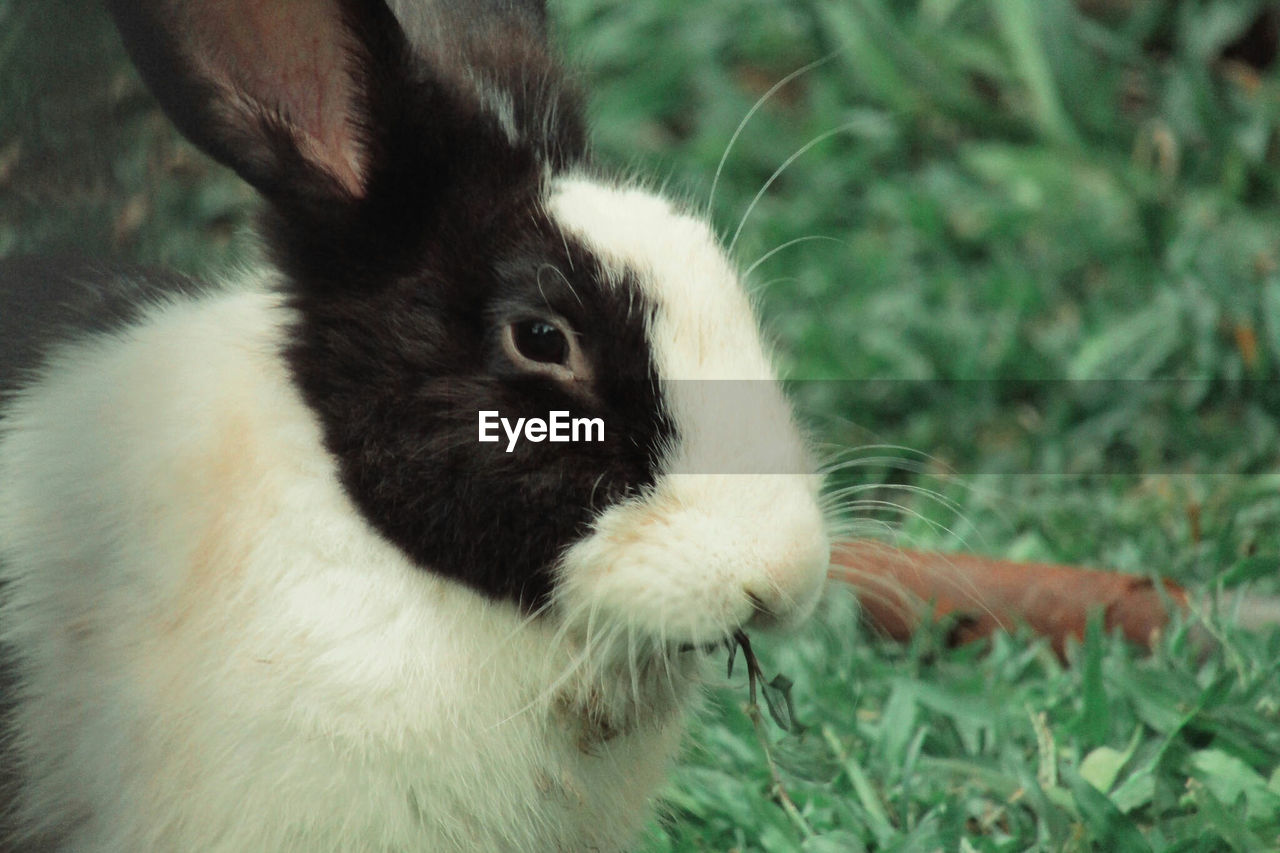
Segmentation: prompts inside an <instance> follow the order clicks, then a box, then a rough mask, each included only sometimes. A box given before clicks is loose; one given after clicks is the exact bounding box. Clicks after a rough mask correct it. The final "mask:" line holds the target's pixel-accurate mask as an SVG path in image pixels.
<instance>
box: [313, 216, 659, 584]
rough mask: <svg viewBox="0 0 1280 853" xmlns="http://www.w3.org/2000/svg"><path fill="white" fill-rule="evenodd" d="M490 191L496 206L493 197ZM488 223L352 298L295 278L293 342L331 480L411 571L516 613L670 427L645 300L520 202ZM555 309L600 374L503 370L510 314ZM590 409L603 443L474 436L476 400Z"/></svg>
mask: <svg viewBox="0 0 1280 853" xmlns="http://www.w3.org/2000/svg"><path fill="white" fill-rule="evenodd" d="M494 203H496V202H494ZM491 228H492V230H491V231H489V232H487V233H484V232H482V233H477V232H467V233H454V232H452V231H450V232H447V233H444V234H440V233H436V234H435V235H433V238H432V239H430V240H428V241H426V242H424V243H422V244H420V245H419V251H420V255H419V266H418V270H417V271H416V272H415V273H409V274H401V275H389V276H388V279H387V280H386V281H385V282H383V283H382V284H380V285H376V286H375V285H372V284H369V283H366V284H365V285H364V286H363V287H361V288H359V289H358V291H357V292H355V293H344V294H333V293H316V292H313V291H310V290H308V289H307V288H305V287H304V286H301V287H299V288H298V290H297V292H296V295H295V298H294V301H295V304H296V305H297V307H298V309H299V311H300V316H301V318H302V319H301V321H300V323H299V325H298V328H297V329H296V331H295V337H294V342H293V345H292V347H291V349H290V352H289V358H290V362H291V364H292V366H293V370H294V372H295V374H296V376H297V379H298V383H299V385H300V386H301V387H302V389H303V391H304V394H305V396H306V398H307V400H308V401H309V403H310V404H311V406H312V407H313V408H314V409H315V410H316V411H317V412H318V413H319V414H320V418H321V421H322V423H323V424H324V429H325V434H326V438H327V440H328V445H329V449H330V450H331V451H332V452H333V453H334V454H335V455H336V456H337V458H338V460H339V464H340V466H341V471H342V477H343V482H344V484H345V485H346V487H347V489H348V491H349V492H350V494H351V495H352V497H353V498H354V499H355V501H356V503H357V504H358V505H359V506H360V507H361V509H362V510H363V512H364V514H365V515H366V517H367V518H368V519H369V520H370V522H371V523H372V524H373V525H374V526H375V527H376V528H377V529H378V530H380V531H381V532H382V533H383V534H384V535H386V536H387V537H388V538H389V539H390V540H391V541H392V542H394V543H395V544H397V545H398V546H399V547H400V548H401V549H403V550H404V551H405V552H406V553H408V554H409V555H410V556H411V557H412V558H414V559H415V560H416V561H417V562H419V563H420V564H421V565H423V566H424V567H426V568H428V569H430V570H432V571H436V572H440V573H441V574H445V575H448V576H450V577H454V578H457V579H459V580H462V581H464V582H466V583H468V584H470V585H471V586H472V587H474V588H476V589H479V590H481V591H483V592H485V593H487V594H489V595H492V596H494V597H497V598H504V599H510V600H514V601H517V602H519V603H521V604H522V605H523V606H525V607H527V608H533V607H536V606H538V605H539V604H541V603H542V602H543V601H544V600H545V599H546V597H547V595H548V593H549V592H550V590H551V585H552V581H553V578H552V575H551V569H552V567H553V565H554V564H555V562H556V560H557V558H558V556H559V555H560V553H561V552H562V551H563V550H564V548H565V547H566V546H567V545H569V544H570V543H571V542H572V541H574V540H575V539H577V538H578V537H580V536H582V535H583V534H584V533H585V532H586V531H587V530H588V527H589V525H590V523H591V521H592V519H593V518H594V516H595V515H597V514H598V513H599V512H600V511H601V510H603V509H604V508H605V507H607V506H608V505H610V504H611V503H614V502H616V501H618V500H620V499H622V498H623V497H625V496H627V495H629V494H632V493H635V492H637V491H639V490H642V489H644V488H645V487H646V486H649V485H650V484H652V483H653V481H654V479H655V476H656V467H657V464H658V463H657V460H658V454H659V449H660V447H661V446H663V445H664V444H665V443H666V442H668V441H670V440H671V439H672V437H673V427H672V424H671V422H670V420H669V418H668V417H667V416H666V415H665V414H664V410H663V404H662V401H661V398H660V396H659V393H658V385H657V376H656V374H655V371H654V368H653V366H652V363H651V358H650V354H649V349H648V345H647V342H646V339H645V328H644V327H645V321H646V311H647V310H648V309H647V308H646V307H645V303H644V301H643V298H642V297H641V295H640V294H639V293H638V291H637V289H636V288H635V287H634V286H633V285H632V284H631V283H630V282H624V283H623V286H621V287H616V288H615V287H610V286H607V285H603V284H602V279H603V275H602V270H601V268H600V265H599V262H598V261H597V260H596V259H595V258H593V257H592V256H591V254H590V253H589V252H587V251H586V250H584V249H582V248H581V247H579V246H575V244H574V243H573V242H572V241H569V242H568V244H567V248H566V241H565V240H564V238H563V237H562V236H561V235H560V233H559V232H558V231H557V230H556V229H555V228H554V226H553V225H552V224H551V223H550V222H548V221H547V219H546V218H545V215H544V214H541V213H540V212H539V211H538V210H537V209H536V208H535V207H533V206H532V205H530V204H523V205H515V206H512V207H511V209H510V210H509V213H508V215H507V216H505V217H502V218H501V219H498V220H496V221H494V222H493V223H492V224H491ZM546 313H553V314H555V315H558V316H560V317H563V318H565V319H566V320H567V321H568V322H569V323H570V324H571V325H572V326H573V328H574V329H575V330H576V331H577V332H578V334H579V340H580V342H581V345H582V347H583V349H584V351H585V353H586V354H587V358H588V360H589V361H590V363H591V366H592V368H593V370H594V372H595V377H596V378H595V379H594V380H593V381H592V382H591V383H590V387H589V389H585V393H583V392H580V391H576V390H575V389H570V388H566V387H564V386H562V385H560V384H558V383H556V382H554V381H551V380H538V379H530V378H527V377H525V376H523V375H522V374H520V373H519V372H518V371H516V370H515V369H514V368H513V367H512V366H511V365H509V364H508V363H507V361H506V359H505V356H504V355H503V354H502V351H501V347H500V345H499V340H498V334H499V332H500V330H501V328H502V325H503V323H504V322H505V321H507V320H510V319H515V318H519V317H523V316H538V315H539V314H546ZM482 409H484V410H497V411H499V412H501V414H502V416H504V417H508V418H511V419H515V418H518V417H543V418H545V417H546V416H547V414H548V412H549V411H552V410H568V411H570V412H572V413H573V415H574V416H578V417H600V418H602V419H603V421H604V423H605V441H604V442H603V443H600V444H594V443H579V444H550V443H539V444H533V443H528V442H521V443H520V444H518V445H517V446H516V447H515V449H514V451H513V452H510V453H507V452H506V441H505V439H504V440H503V441H502V442H500V443H498V444H481V443H480V442H479V441H478V413H479V411H480V410H482Z"/></svg>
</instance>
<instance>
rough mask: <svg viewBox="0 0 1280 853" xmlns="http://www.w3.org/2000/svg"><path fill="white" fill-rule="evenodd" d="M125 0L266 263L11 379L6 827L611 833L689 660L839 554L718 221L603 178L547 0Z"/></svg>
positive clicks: (173, 104)
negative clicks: (13, 787)
mask: <svg viewBox="0 0 1280 853" xmlns="http://www.w3.org/2000/svg"><path fill="white" fill-rule="evenodd" d="M110 5H111V8H112V12H113V15H114V17H115V19H116V21H117V24H118V27H119V29H120V31H121V32H122V34H123V35H124V38H125V42H126V44H127V46H128V48H129V50H130V53H131V55H132V56H133V58H134V60H135V62H136V64H137V65H138V67H139V68H140V69H141V71H142V73H143V75H144V77H145V78H146V80H147V82H148V83H149V85H150V87H151V88H152V90H153V91H154V92H155V94H156V95H157V97H158V98H159V100H160V102H161V104H162V105H163V106H164V108H165V109H166V111H167V112H168V114H169V115H170V116H171V117H172V119H173V120H174V122H175V123H176V124H177V125H178V126H179V127H180V128H181V129H182V131H183V132H184V133H185V134H187V135H188V136H189V137H190V138H191V139H192V140H194V141H195V142H196V143H197V144H199V145H200V146H201V147H203V148H204V149H205V150H206V151H208V152H209V153H210V154H212V155H213V156H214V157H216V158H217V159H219V160H221V161H223V162H224V163H227V164H229V165H230V166H232V167H233V168H234V169H236V170H237V171H238V172H239V174H240V175H241V176H243V177H244V179H245V180H247V181H248V182H249V183H251V184H252V185H253V186H254V187H256V188H257V190H258V191H259V192H260V193H261V195H262V196H263V197H264V198H265V199H266V201H267V203H268V204H267V206H266V210H265V213H264V214H263V217H262V219H261V226H260V231H261V240H262V244H263V247H264V256H265V258H266V260H265V261H264V262H263V263H262V264H261V265H260V266H259V267H258V268H257V269H253V270H252V271H249V272H245V273H243V274H239V275H234V276H230V277H227V278H225V279H223V280H220V281H217V282H212V283H209V284H207V285H201V286H193V285H191V284H190V283H183V282H179V284H181V286H179V287H176V288H175V287H165V286H162V284H163V283H162V282H160V281H158V280H157V279H154V278H151V277H148V276H146V275H139V276H136V277H135V278H133V279H123V280H117V281H116V282H115V283H114V284H108V283H104V284H103V285H102V286H103V287H104V288H106V289H108V290H110V291H111V292H119V293H124V294H125V295H126V296H128V295H130V294H133V295H135V296H137V295H141V296H142V297H143V298H142V299H141V300H140V301H138V303H137V304H136V305H133V306H131V307H130V308H129V309H128V310H123V309H121V308H120V307H119V306H118V305H117V306H113V307H112V309H111V311H112V317H113V318H115V319H114V320H113V322H111V323H110V324H108V325H109V327H108V328H105V329H99V330H96V331H92V332H85V333H82V334H80V335H79V336H75V337H72V338H70V339H64V340H63V341H61V342H59V343H58V344H57V345H55V346H52V347H50V348H47V349H44V350H42V352H43V355H42V356H41V361H40V363H39V366H38V367H37V368H35V369H34V371H32V372H29V373H28V374H26V375H27V376H28V379H27V380H26V381H24V382H23V383H21V384H20V385H19V386H18V387H17V388H16V390H14V389H10V391H9V392H8V394H7V399H6V402H5V404H4V408H3V412H2V419H0V430H2V432H0V594H2V595H3V597H4V602H3V609H2V610H0V638H2V640H3V643H4V645H5V647H6V651H7V653H8V655H9V658H10V659H11V661H12V664H13V670H14V673H15V678H16V687H15V689H14V692H13V694H12V696H11V697H10V702H11V704H12V705H13V707H12V709H11V715H10V718H9V720H8V725H9V729H10V739H9V742H8V748H9V751H10V753H11V754H12V755H13V756H14V759H15V762H16V763H15V764H14V765H13V767H14V768H16V770H17V776H18V777H19V789H18V794H17V797H16V800H15V811H14V812H13V815H12V818H13V820H12V823H13V825H14V827H15V832H14V835H13V839H12V840H11V842H10V843H11V844H13V845H14V846H16V847H17V848H18V849H46V848H52V849H57V850H65V851H119V853H137V851H192V850H201V851H234V853H244V851H308V853H313V851H412V850H422V851H432V852H433V853H439V851H522V852H524V851H553V850H554V851H575V852H576V851H588V850H603V851H613V850H623V849H626V848H627V847H628V845H629V844H630V843H631V842H632V841H633V840H634V838H635V835H636V833H637V831H638V829H639V827H640V826H641V825H642V824H643V822H644V821H645V819H646V817H647V816H648V813H649V808H650V804H651V800H652V798H653V796H654V794H655V791H656V790H657V789H658V787H659V786H660V784H661V783H662V781H663V779H664V774H665V772H666V770H667V769H668V766H669V764H670V762H671V760H672V758H673V756H674V754H675V753H676V751H677V748H678V746H679V744H680V741H681V737H682V731H683V722H684V720H685V718H686V716H687V714H688V713H689V712H690V711H691V710H692V709H693V708H694V706H696V703H697V696H698V681H699V669H700V666H701V664H702V663H703V662H705V658H706V655H705V651H704V649H705V648H706V647H714V646H715V645H716V644H717V643H719V642H721V641H722V640H723V639H724V638H725V637H726V636H727V635H729V634H731V633H732V632H733V631H735V630H737V629H739V628H743V627H770V626H777V625H784V626H785V625H790V624H794V623H795V622H797V621H799V620H801V619H803V618H804V617H805V616H806V615H807V614H808V613H809V612H810V610H811V609H812V607H813V606H814V603H815V601H816V599H817V597H818V596H819V593H820V590H821V587H822V585H823V581H824V578H825V570H826V567H827V561H828V550H829V543H828V539H827V534H826V529H825V526H824V521H823V517H822V514H821V512H820V510H819V505H818V502H817V497H816V496H817V489H818V482H817V479H816V477H815V476H813V475H812V474H810V473H807V472H808V471H810V470H811V468H810V467H809V462H808V451H807V448H806V445H805V442H804V440H803V438H802V436H801V434H800V433H799V431H798V430H797V429H796V427H795V425H794V418H793V415H792V413H791V411H790V409H789V407H788V405H787V403H786V402H785V400H784V398H783V396H782V394H781V392H780V391H779V389H778V386H777V384H776V382H775V381H774V368H773V366H772V364H771V360H770V356H769V354H768V351H767V348H766V347H765V346H764V344H762V342H761V338H760V335H759V332H758V328H757V322H756V319H755V317H754V315H753V311H752V307H751V304H750V301H749V299H748V298H747V296H746V294H745V292H744V290H743V288H742V286H741V284H740V282H739V279H738V276H737V275H736V273H735V271H734V269H733V266H732V265H731V264H730V262H729V261H728V260H727V259H726V257H725V255H724V254H723V252H722V251H721V249H719V248H718V247H717V244H716V241H715V238H714V235H713V234H712V231H711V230H710V228H709V227H708V226H707V225H706V224H705V223H704V222H702V221H701V220H700V219H698V218H697V217H696V216H694V215H691V214H690V213H689V212H687V211H684V210H682V209H680V208H679V207H677V206H674V205H673V204H671V203H669V202H668V201H665V200H663V199H662V198H660V197H658V196H656V195H654V194H652V193H651V192H649V191H647V190H645V189H643V188H639V187H635V186H629V185H627V184H625V183H620V182H618V181H616V180H614V179H611V178H609V177H605V176H603V175H602V173H601V172H600V171H598V169H597V167H596V166H595V165H594V164H593V162H592V160H591V158H590V156H589V153H588V150H587V146H586V135H585V132H584V127H583V120H582V110H581V106H580V103H579V99H578V98H577V96H576V95H575V94H574V92H573V91H572V88H571V87H569V86H567V85H566V83H565V81H564V79H563V76H562V74H561V72H560V71H559V70H558V68H557V66H556V64H555V63H554V62H553V60H552V59H551V58H550V57H549V55H548V48H547V39H546V20H545V9H544V7H543V4H542V3H541V2H532V0H530V2H516V0H507V2H499V1H498V0H489V2H482V0H471V2H459V3H448V4H445V3H440V4H437V5H434V6H431V7H426V6H423V7H412V6H411V4H410V3H409V2H408V0H400V3H399V5H400V6H401V7H403V8H401V9H399V11H400V12H401V17H400V18H397V16H396V14H395V12H394V11H393V10H392V9H389V8H388V7H387V6H386V5H385V4H384V3H383V2H381V0H275V1H274V2H270V0H114V2H112V3H111V4H110ZM401 20H404V21H405V22H406V24H405V25H402V24H401ZM410 21H412V24H411V25H410V24H409V23H408V22H410ZM81 285H83V281H81ZM32 286H33V287H35V286H38V285H37V284H36V283H35V282H33V283H32ZM49 286H52V285H49ZM157 294H163V295H157ZM677 380H678V381H677ZM726 380H727V381H731V382H729V383H727V384H735V383H736V384H741V385H744V386H750V387H751V388H752V389H753V391H752V392H751V394H750V397H751V404H750V407H751V409H750V422H746V423H744V422H742V419H741V418H739V417H737V416H735V413H734V412H731V411H728V410H726V409H723V408H721V407H720V405H719V403H718V402H717V399H718V396H719V395H718V394H717V392H715V391H714V390H713V389H715V388H718V387H723V386H724V385H725V384H726V383H725V382H724V381H726ZM481 411H496V412H500V413H501V415H502V416H503V417H507V418H509V419H512V420H514V419H515V418H516V417H532V416H535V415H537V416H542V417H545V416H546V415H547V413H548V412H551V411H570V412H573V413H574V414H575V415H583V416H590V417H593V418H600V419H601V420H602V421H603V423H604V425H605V431H604V440H603V441H600V442H578V443H572V442H568V443H564V442H558V443H551V442H548V441H542V442H536V441H528V440H526V441H522V442H519V443H517V444H516V445H515V446H514V447H512V448H511V449H510V451H509V452H508V443H507V442H506V441H502V442H498V443H487V442H480V441H479V440H478V413H479V412H481ZM780 472H781V473H780Z"/></svg>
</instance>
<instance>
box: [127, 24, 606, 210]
mask: <svg viewBox="0 0 1280 853" xmlns="http://www.w3.org/2000/svg"><path fill="white" fill-rule="evenodd" d="M392 2H393V3H394V4H395V6H396V9H397V10H398V11H399V12H400V13H401V14H402V15H404V16H405V19H406V20H407V21H409V25H410V31H409V34H408V35H406V30H405V29H404V28H403V27H402V25H401V22H400V19H398V18H397V15H396V14H395V13H393V11H392V9H391V8H388V6H387V3H385V2H383V0H107V4H108V7H109V8H110V10H111V13H112V15H113V17H114V18H115V21H116V25H117V27H118V28H119V30H120V33H121V35H122V36H123V38H124V42H125V45H126V46H127V48H128V50H129V53H130V55H131V56H132V58H133V60H134V63H135V64H136V65H137V66H138V68H139V69H140V71H141V72H142V76H143V77H144V78H145V80H146V82H147V84H148V85H149V86H150V88H151V90H152V91H153V92H154V93H155V95H156V97H157V98H158V99H159V100H160V103H161V105H162V106H163V107H164V109H165V112H167V113H168V114H169V116H170V117H171V118H172V119H173V122H174V123H175V124H176V125H177V126H178V128H179V129H180V130H181V131H182V132H183V133H184V134H186V135H187V137H188V138H190V139H191V140H192V141H194V142H195V143H196V144H197V145H199V146H200V147H201V148H203V149H204V150H205V151H206V152H208V153H209V154H210V155H212V156H213V157H214V158H215V159H217V160H219V161H221V162H223V163H225V164H227V165H229V166H231V167H232V168H233V169H235V170H236V171H237V172H238V173H239V174H240V175H241V176H242V177H243V178H244V179H245V180H246V181H248V182H249V183H250V184H252V185H253V186H254V187H256V188H257V189H258V190H259V191H260V192H261V193H262V194H263V195H264V196H266V197H267V198H268V199H270V200H271V201H272V202H273V203H274V204H275V206H276V207H277V209H279V210H280V211H281V212H282V213H288V214H290V215H293V216H294V218H295V219H296V220H298V222H299V224H301V223H302V222H305V221H309V220H310V221H314V220H317V219H318V220H320V221H326V222H333V221H335V220H334V213H335V211H336V210H337V209H339V208H341V209H349V208H350V205H348V204H345V203H346V202H358V203H363V202H366V201H368V202H371V203H373V204H374V205H375V206H377V207H382V208H388V209H389V208H392V207H396V206H400V205H402V204H404V203H406V202H408V201H410V200H417V202H416V203H421V204H425V205H427V206H430V205H433V204H438V203H439V202H440V200H441V199H442V197H443V193H444V192H445V191H446V190H447V189H449V188H450V187H453V188H456V186H457V185H458V184H460V183H467V182H471V181H475V180H478V179H484V178H488V179H490V180H493V181H494V182H495V184H499V185H500V184H501V183H502V181H501V180H497V178H498V176H497V175H494V174H490V173H492V172H494V166H495V165H496V164H502V163H504V162H506V163H512V162H516V161H519V162H525V161H527V160H533V161H542V162H543V163H547V162H550V165H551V166H552V167H553V168H554V167H558V166H563V165H564V164H565V163H566V162H568V161H572V160H575V159H577V158H579V157H580V156H582V154H583V152H584V150H585V134H584V133H583V130H582V122H581V110H580V107H579V102H578V99H577V97H576V96H575V95H574V94H573V93H571V92H570V93H566V92H565V91H564V86H563V83H562V80H561V75H560V72H559V69H558V67H557V66H556V64H555V62H554V61H552V60H551V58H550V57H549V55H548V51H547V42H546V8H545V3H543V2H541V0H537V2H534V0H392ZM513 154H514V155H515V156H514V157H513V156H512V155H513ZM504 179H505V178H504ZM507 183H508V184H509V180H508V181H507ZM334 202H339V203H340V204H336V205H335V204H334ZM298 214H300V215H301V216H298Z"/></svg>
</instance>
